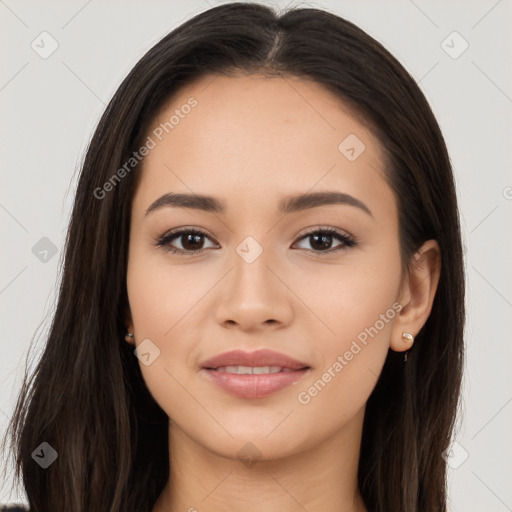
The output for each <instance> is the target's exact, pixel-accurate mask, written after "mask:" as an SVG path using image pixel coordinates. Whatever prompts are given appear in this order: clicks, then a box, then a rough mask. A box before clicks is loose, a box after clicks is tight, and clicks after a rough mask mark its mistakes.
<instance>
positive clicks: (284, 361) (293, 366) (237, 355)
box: [201, 349, 309, 370]
mask: <svg viewBox="0 0 512 512" xmlns="http://www.w3.org/2000/svg"><path fill="white" fill-rule="evenodd" d="M229 366H231V367H233V366H245V367H253V368H254V367H258V368H261V367H266V366H269V367H279V368H282V369H283V370H284V369H288V370H302V369H303V368H309V366H308V365H307V364H306V363H303V362H301V361H297V360H296V359H294V358H292V357H290V356H287V355H285V354H280V353H279V352H274V351H273V350H267V349H262V350H256V351H254V352H244V351H242V350H232V351H230V352H224V353H223V354H219V355H218V356H215V357H212V358H211V359H208V360H207V361H205V362H204V363H202V365H201V367H202V368H206V369H208V370H216V369H218V368H225V367H229Z"/></svg>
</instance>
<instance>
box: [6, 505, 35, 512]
mask: <svg viewBox="0 0 512 512" xmlns="http://www.w3.org/2000/svg"><path fill="white" fill-rule="evenodd" d="M0 512H29V509H28V507H27V506H25V505H0Z"/></svg>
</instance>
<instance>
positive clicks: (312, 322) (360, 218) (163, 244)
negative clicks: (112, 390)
mask: <svg viewBox="0 0 512 512" xmlns="http://www.w3.org/2000/svg"><path fill="white" fill-rule="evenodd" d="M165 123H167V125H165ZM147 136H148V137H149V138H148V139H147V140H146V143H147V146H148V148H149V150H148V153H147V155H146V156H145V157H144V160H143V162H142V168H139V169H138V170H137V172H140V173H141V175H140V181H139V183H138V187H137V190H136V193H135V196H134V200H133V205H132V221H131V233H130V246H129V261H128V274H127V287H128V298H129V306H130V317H129V319H128V322H129V325H130V326H131V327H132V331H133V332H134V334H135V337H134V339H135V343H136V345H137V347H138V349H137V350H138V351H139V353H140V354H144V355H143V356H140V363H139V364H140V367H141V370H142V374H143V377H144V379H145V381H146V383H147V386H148V388H149V390H150V392H151V393H152V395H153V396H154V398H155V400H156V401H157V402H158V404H159V405H160V406H161V407H162V409H163V410H164V411H165V412H166V413H167V414H168V416H169V418H170V428H171V430H174V431H175V432H176V433H178V432H180V433H184V434H186V436H187V438H188V439H191V440H192V441H193V442H195V443H197V445H199V446H201V447H203V448H205V449H207V450H209V451H211V452H213V453H216V454H218V455H222V456H225V457H237V456H238V455H237V454H238V451H239V450H240V448H241V447H243V446H244V445H245V444H246V443H248V442H250V443H252V444H253V445H254V446H256V447H257V450H259V456H261V457H262V458H267V459H273V458H278V457H284V456H287V455H291V454H293V453H297V452H299V451H301V450H306V449H309V448H313V447H314V446H316V445H318V444H319V443H321V442H322V441H324V440H326V439H328V438H330V437H332V436H334V435H336V434H337V433H339V432H342V431H344V430H346V429H349V428H350V426H351V425H354V423H357V425H359V426H360V425H361V419H362V413H363V412H364V407H365V403H366V401H367V399H368V397H369V395H370V393H371V391H372V389H373V387H374V386H375V383H376V381H377V379H378V375H379V374H380V371H381V369H382V366H383V364H384V361H385V358H386V355H387V352H388V349H389V346H390V341H391V338H392V334H393V324H394V322H395V320H396V316H397V314H398V309H399V307H400V306H398V301H399V298H400V286H401V264H400V255H399V238H398V216H397V208H396V203H395V199H394V196H393V193H392V191H391V188H390V187H389V185H388V184H387V182H386V179H385V175H384V173H383V164H382V156H383V155H382V154H381V148H380V145H379V142H378V141H377V139H376V138H375V137H374V136H373V135H372V133H371V132H370V131H369V130H368V129H366V128H365V127H364V126H363V125H362V124H361V123H360V122H359V121H358V120H357V118H356V117H354V116H352V115H351V114H350V113H349V111H348V110H347V109H345V108H344V106H343V104H342V103H341V101H340V100H339V99H338V98H336V97H335V96H333V95H332V94H331V93H329V92H328V91H326V90H325V89H324V88H323V87H322V86H321V85H319V84H317V83H315V82H311V81H307V80H303V79H298V78H291V77H287V78H268V77H263V76H259V75H251V76H237V77H224V76H215V77H214V76H207V77H203V78H201V79H200V80H198V81H196V82H194V83H193V84H191V85H188V86H187V87H185V88H184V89H182V90H181V91H180V92H179V94H177V95H176V96H174V97H173V98H172V101H170V102H169V103H168V105H167V106H166V108H165V109H164V110H163V111H162V112H161V114H160V115H159V117H158V118H157V119H156V120H155V121H154V123H153V124H152V127H151V129H150V131H149V132H148V134H147ZM320 193H329V194H331V195H330V196H328V195H324V196H323V199H324V201H322V200H321V199H322V196H321V195H316V196H312V197H311V198H310V199H309V200H298V201H294V202H293V201H292V199H293V198H294V197H296V196H300V195H305V194H320ZM166 194H187V195H191V199H189V200H188V202H187V203H186V204H185V205H184V204H178V203H177V202H176V201H174V202H173V201H171V200H170V199H169V196H167V199H165V198H163V199H161V198H162V197H163V196H165V195H166ZM335 194H338V196H335ZM198 196H208V197H209V198H211V199H212V200H210V201H207V202H204V201H203V202H201V201H198V200H197V199H198ZM315 198H316V199H315ZM326 198H327V200H326ZM335 198H337V200H336V201H335V200H334V199H335ZM159 199H160V200H159ZM303 199H304V198H303ZM217 202H218V203H219V204H217ZM212 205H216V208H213V206H212ZM283 205H287V207H285V208H283ZM141 344H142V345H141ZM260 349H266V350H272V351H275V352H277V353H279V354H281V358H282V357H283V356H286V357H287V358H293V359H294V360H297V361H299V362H300V363H301V365H300V367H301V368H302V367H303V366H304V367H306V369H303V370H296V371H294V372H291V371H284V369H283V368H284V363H283V366H281V368H282V369H278V370H275V369H273V370H271V371H278V373H276V374H271V375H239V376H237V375H233V373H229V372H232V371H242V372H246V371H249V372H252V367H262V366H279V364H277V365H276V364H275V363H276V360H274V361H272V360H270V359H268V360H267V359H265V360H260V361H253V362H252V363H251V362H250V361H249V363H248V364H245V365H243V364H239V365H233V364H232V365H229V364H227V365H226V366H244V367H245V368H241V369H240V368H239V369H236V370H233V369H232V368H231V369H227V370H228V371H227V372H226V371H223V369H222V368H221V370H206V369H204V368H203V364H204V363H205V361H207V360H209V359H211V358H213V357H215V356H217V355H219V354H223V353H225V352H228V351H233V350H241V351H244V352H249V353H250V352H254V351H256V350H260ZM277 361H278V362H279V356H278V359H277ZM224 363H225V361H224ZM264 363H267V364H266V365H265V364H264ZM302 365H303V366H302ZM220 366H221V367H222V366H224V364H222V363H220ZM247 367H250V370H247ZM224 370H226V369H224ZM258 371H261V372H267V371H269V370H268V369H267V368H262V369H261V370H256V371H255V372H254V373H257V372H258ZM215 372H216V373H215ZM221 374H222V375H221ZM249 381H250V382H249Z"/></svg>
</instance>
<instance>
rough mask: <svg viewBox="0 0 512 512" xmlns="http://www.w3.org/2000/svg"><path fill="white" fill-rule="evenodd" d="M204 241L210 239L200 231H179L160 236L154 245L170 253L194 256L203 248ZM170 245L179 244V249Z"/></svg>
mask: <svg viewBox="0 0 512 512" xmlns="http://www.w3.org/2000/svg"><path fill="white" fill-rule="evenodd" d="M205 239H208V240H209V239H210V237H208V235H206V233H203V232H202V231H197V230H180V231H174V232H171V233H168V234H166V235H164V236H162V237H161V238H160V239H159V240H158V242H157V244H156V245H157V246H159V247H162V248H163V249H165V250H166V251H170V252H179V253H184V254H195V253H198V252H201V251H202V250H203V249H204V248H205V247H204V243H205ZM172 243H178V244H181V247H175V246H174V245H172Z"/></svg>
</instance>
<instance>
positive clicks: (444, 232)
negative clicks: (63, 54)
mask: <svg viewBox="0 0 512 512" xmlns="http://www.w3.org/2000/svg"><path fill="white" fill-rule="evenodd" d="M240 71H242V72H248V73H252V72H264V73H267V74H269V75H283V76H284V75H288V76H297V77H304V78H309V79H313V80H315V81H316V82H317V83H319V84H322V85H324V86H325V87H326V89H328V90H329V91H332V92H334V93H335V94H336V95H338V97H339V98H340V99H341V100H342V101H343V102H344V104H345V105H347V106H348V107H349V108H351V109H352V111H353V112H355V113H356V114H357V116H358V118H359V119H360V120H361V121H364V122H365V123H367V125H368V126H369V127H370V129H371V130H372V132H373V133H374V134H375V135H376V136H377V138H378V140H379V141H380V143H381V145H382V147H383V149H384V151H385V155H386V162H385V172H386V176H387V179H388V182H389V185H390V186H391V188H392V189H393V191H394V193H395V196H396V200H397V205H398V210H399V230H400V244H401V257H402V264H403V265H404V268H407V266H408V265H409V264H410V262H411V258H412V256H413V254H414V253H415V251H416V250H417V249H418V248H419V247H420V245H421V244H422V243H423V242H424V241H426V240H428V239H435V240H437V242H438V244H439V247H440V250H441V277H440V283H439V286H438V289H437V294H436V297H435V300H434V304H433V308H432V311H431V314H430V316H429V318H428V320H427V322H426V324H425V325H424V327H423V329H422V330H421V331H420V333H419V334H418V336H417V338H416V341H415V343H414V346H413V348H412V349H411V351H410V353H409V356H408V361H407V364H406V365H404V364H403V354H398V353H395V352H392V351H389V354H388V357H387V359H386V362H385V365H384V368H383V370H382V374H381V375H380V378H379V380H378V383H377V385H376V387H375V389H374V391H373V393H372V394H371V396H370V398H369V400H368V403H367V407H366V415H365V419H364V425H363V438H362V446H361V453H360V460H359V468H358V479H359V487H360V491H361V494H362V496H363V499H364V501H365V503H366V506H367V508H368V510H370V511H372V512H391V511H392V512H425V511H428V512H444V511H446V462H445V460H444V459H443V457H442V456H441V454H442V452H443V451H444V450H445V449H446V448H447V446H448V444H449V441H450V438H451V435H452V432H453V429H454V425H455V423H454V422H455V418H456V412H457V406H458V399H459V393H460V384H461V373H462V363H463V361H462V358H463V327H464V273H463V268H464V266H463V255H462V248H461V236H460V228H459V219H458V208H457V199H456V194H455V186H454V179H453V175H452V169H451V165H450V160H449V156H448V153H447V149H446V145H445V142H444V139H443V136H442V134H441V131H440V128H439V126H438V124H437V122H436V120H435V118H434V115H433V113H432V111H431V109H430V107H429V104H428V102H427V100H426V99H425V97H424V95H423V94H422V92H421V91H420V89H419V87H418V86H417V84H416V83H415V81H414V79H413V78H412V77H411V76H410V75H409V74H408V73H407V71H406V70H405V69H404V68H403V67H402V66H401V65H400V63H399V62H398V61H397V60H396V59H395V58H394V57H393V56H392V55H391V54H390V53H389V52H388V51H387V50H386V49H384V47H383V46H382V45H381V44H379V43H378V42H377V41H375V40H374V39H373V38H371V37H370V36H369V35H368V34H366V33H365V32H364V31H363V30H361V29H360V28H358V27H357V26H356V25H354V24H352V23H351V22H349V21H347V20H345V19H343V18H341V17H338V16H336V15H334V14H331V13H328V12H325V11H322V10H319V9H310V8H305V9H292V10H289V11H286V12H284V13H282V14H281V15H278V14H276V13H275V12H274V11H273V10H272V9H271V8H269V7H266V6H263V5H258V4H253V3H249V4H243V3H231V4H224V5H221V6H218V7H215V8H212V9H209V10H207V11H205V12H203V13H202V14H199V15H197V16H195V17H193V18H192V19H190V20H189V21H187V22H185V23H184V24H182V25H181V26H179V27H178V28H177V29H175V30H173V31H172V32H171V33H169V34H168V35H167V36H166V37H164V38H163V39H162V40H161V41H159V42H158V43H157V44H156V45H155V46H154V47H153V48H151V49H150V50H149V51H148V52H147V53H146V55H144V57H142V59H141V60H140V61H139V62H138V63H137V64H136V65H135V67H134V68H133V69H132V71H131V72H130V73H129V75H128V76H127V77H126V78H125V80H124V81H123V82H122V84H121V85H120V87H119V88H118V90H117V91H116V93H115V95H114V96H113V98H112V100H111V101H110V103H109V105H108V106H107V108H106V110H105V112H104V114H103V116H102V118H101V120H100V122H99V124H98V126H97V128H96V130H95V132H94V135H93V137H92V139H91V142H90V145H89V147H88V149H87V153H86V156H85V159H84V162H83V166H82V169H81V173H80V178H79V182H78V187H77V191H76V198H75V202H74V207H73V211H72V218H71V221H70V225H69V230H68V234H67V240H66V250H65V259H64V265H63V273H62V279H61V284H60V289H59V298H58V305H57V308H56V312H55V315H54V318H53V322H52V325H51V330H50V333H49V336H48V339H47V342H46V345H45V349H44V353H43V354H42V357H41V358H40V361H39V363H38V365H37V367H36V368H35V371H34V372H33V374H32V375H31V376H30V377H29V376H28V375H27V374H26V375H25V381H24V384H23V387H22V390H21V394H20V397H19V399H18V402H17V405H16V409H15V413H14V415H13V418H12V420H11V424H10V426H9V431H8V433H9V434H10V441H11V443H12V447H13V453H14V456H15V462H16V475H17V477H18V478H19V479H21V480H22V482H23V485H24V488H25V491H26V494H27V496H28V500H29V503H30V507H31V510H32V511H33V512H50V511H51V512H57V511H58V512H61V511H62V512H63V511H73V512H90V511H92V510H94V511H99V510H108V511H110V512H120V511H123V512H126V511H133V512H141V511H149V510H151V508H152V506H153V504H154V503H155V501H156V499H157V497H158V496H159V494H160V492H161V491H162V489H163V487H164V485H165V483H166V481H167V479H168V476H169V457H168V440H167V432H168V418H167V416H166V414H165V413H164V412H163V410H162V409H161V408H160V407H159V406H158V405H157V404H156V402H155V401H154V400H153V398H152V397H151V395H150V393H149V391H148V389H147V388H146V386H145V383H144V381H143V379H142V375H141V372H140V368H139V365H138V361H137V359H136V358H135V357H134V355H133V350H132V348H130V347H131V346H130V345H129V344H127V343H126V342H125V341H124V333H125V325H124V319H125V312H126V308H127V304H128V301H127V292H126V269H127V251H128V233H129V225H130V208H131V200H132V196H133V193H134V188H135V186H136V176H137V167H135V168H134V169H133V171H132V172H129V173H127V174H126V176H125V177H124V178H123V179H122V180H119V182H118V183H116V184H115V186H113V187H112V190H111V191H109V192H108V193H107V194H105V195H104V197H102V198H98V194H97V193H96V194H95V191H97V190H98V188H101V187H102V186H103V184H104V183H106V182H107V181H108V180H109V179H111V178H112V176H113V175H115V174H116V172H117V171H118V169H119V168H120V167H122V166H123V164H124V163H125V162H126V161H127V160H128V159H129V158H130V157H131V156H132V153H133V152H134V151H136V149H137V148H138V147H140V145H141V143H142V141H143V137H144V135H145V133H146V130H147V128H148V126H150V123H151V122H152V121H153V120H154V119H155V115H156V114H158V112H159V110H160V109H161V108H162V107H163V105H164V104H166V102H167V101H168V100H169V98H170V97H171V95H172V94H173V93H175V92H176V91H177V90H178V88H181V87H183V86H185V85H186V84H187V83H190V82H191V81H192V80H193V79H194V78H197V77H200V76H202V75H205V74H206V73H225V74H228V75H229V74H230V73H232V72H240ZM42 442H47V443H49V444H50V445H51V446H52V447H53V448H54V449H55V450H56V451H57V452H58V455H59V458H58V461H57V462H56V463H54V464H52V465H51V466H50V467H48V468H47V469H42V468H41V467H40V466H39V465H38V464H36V463H35V462H34V460H33V458H32V453H33V451H34V449H35V448H36V447H38V446H39V445H40V444H41V443H42Z"/></svg>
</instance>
